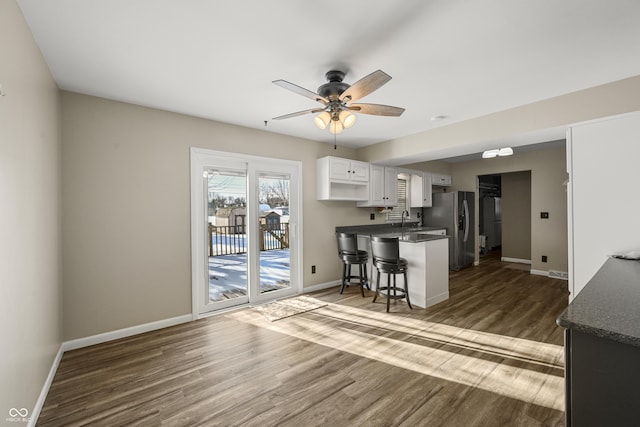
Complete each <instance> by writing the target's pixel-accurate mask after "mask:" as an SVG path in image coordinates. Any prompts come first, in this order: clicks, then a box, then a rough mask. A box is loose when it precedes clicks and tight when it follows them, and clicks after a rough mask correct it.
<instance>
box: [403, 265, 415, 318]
mask: <svg viewBox="0 0 640 427" xmlns="http://www.w3.org/2000/svg"><path fill="white" fill-rule="evenodd" d="M404 294H405V295H406V296H407V305H408V306H409V308H410V309H411V310H413V307H411V301H410V300H409V282H408V281H407V272H406V271H405V272H404Z"/></svg>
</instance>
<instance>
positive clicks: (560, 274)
mask: <svg viewBox="0 0 640 427" xmlns="http://www.w3.org/2000/svg"><path fill="white" fill-rule="evenodd" d="M549 277H553V278H554V279H564V280H568V279H569V273H567V272H564V271H556V270H549Z"/></svg>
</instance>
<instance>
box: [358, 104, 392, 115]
mask: <svg viewBox="0 0 640 427" xmlns="http://www.w3.org/2000/svg"><path fill="white" fill-rule="evenodd" d="M347 108H349V110H351V111H356V112H358V113H362V114H373V115H375V116H394V117H398V116H400V115H401V114H402V113H404V108H400V107H392V106H391V105H382V104H351V105H349V106H348V107H347Z"/></svg>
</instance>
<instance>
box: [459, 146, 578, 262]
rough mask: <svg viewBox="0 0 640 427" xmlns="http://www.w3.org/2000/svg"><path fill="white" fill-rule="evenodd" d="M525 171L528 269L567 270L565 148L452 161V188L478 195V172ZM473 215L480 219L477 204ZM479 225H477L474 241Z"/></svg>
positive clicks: (483, 173)
mask: <svg viewBox="0 0 640 427" xmlns="http://www.w3.org/2000/svg"><path fill="white" fill-rule="evenodd" d="M527 170H530V171H531V261H532V266H531V268H532V269H534V270H538V271H548V270H555V271H562V272H566V271H568V266H567V265H568V261H567V257H568V254H567V250H568V249H567V193H566V187H565V186H564V185H563V184H564V182H565V180H566V179H567V172H566V152H565V149H564V148H556V149H548V150H539V151H530V152H524V153H517V154H515V155H513V156H509V157H498V158H495V159H484V160H483V159H479V160H473V161H468V162H460V163H453V164H452V168H451V171H452V180H453V186H452V187H451V190H463V191H474V192H476V198H477V191H478V190H477V182H478V178H477V177H478V175H489V174H498V173H507V172H519V171H527ZM540 212H549V219H540ZM476 218H479V211H478V204H477V203H476ZM478 227H479V225H478V224H476V233H475V234H476V242H477V241H478ZM503 235H504V232H503ZM476 247H477V245H476ZM542 255H547V257H548V262H547V263H544V264H543V263H542V262H541V261H540V259H541V256H542Z"/></svg>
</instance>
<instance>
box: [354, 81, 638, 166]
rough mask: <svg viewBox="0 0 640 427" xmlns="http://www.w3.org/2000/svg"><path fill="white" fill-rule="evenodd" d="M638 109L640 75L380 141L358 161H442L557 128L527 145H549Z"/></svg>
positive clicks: (392, 162)
mask: <svg viewBox="0 0 640 427" xmlns="http://www.w3.org/2000/svg"><path fill="white" fill-rule="evenodd" d="M637 110H640V76H635V77H630V78H628V79H624V80H619V81H616V82H613V83H608V84H605V85H602V86H596V87H593V88H590V89H585V90H581V91H578V92H573V93H569V94H566V95H562V96H558V97H555V98H550V99H545V100H543V101H539V102H535V103H532V104H528V105H523V106H520V107H516V108H512V109H509V110H505V111H500V112H497V113H493V114H488V115H486V116H482V117H478V118H475V119H471V120H465V121H462V122H458V123H452V124H450V125H446V126H442V127H439V128H435V129H432V130H429V131H426V132H421V133H417V134H414V135H409V136H406V137H403V138H397V139H393V140H390V141H386V142H381V143H379V144H375V145H371V146H368V147H365V148H362V149H360V150H358V158H359V159H361V160H364V161H370V162H384V163H391V164H406V163H415V162H420V161H426V160H438V159H442V158H447V157H453V156H458V155H464V154H470V153H477V152H481V151H483V150H485V149H490V148H496V145H495V141H501V143H505V145H498V146H499V147H505V146H507V144H506V143H507V142H509V141H510V143H511V145H516V142H517V141H519V139H520V138H521V137H523V135H531V134H536V135H540V136H541V135H546V134H547V132H546V131H548V130H549V129H556V131H554V132H553V134H554V136H553V137H550V138H546V139H544V138H542V139H538V140H535V141H529V142H528V143H535V142H546V141H549V140H553V139H558V138H560V137H563V135H564V134H563V133H562V129H566V128H567V127H568V125H570V124H573V123H577V122H582V121H585V120H591V119H595V118H600V117H608V116H612V115H615V114H621V113H626V112H630V111H637ZM557 129H560V133H559V134H558V131H557Z"/></svg>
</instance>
